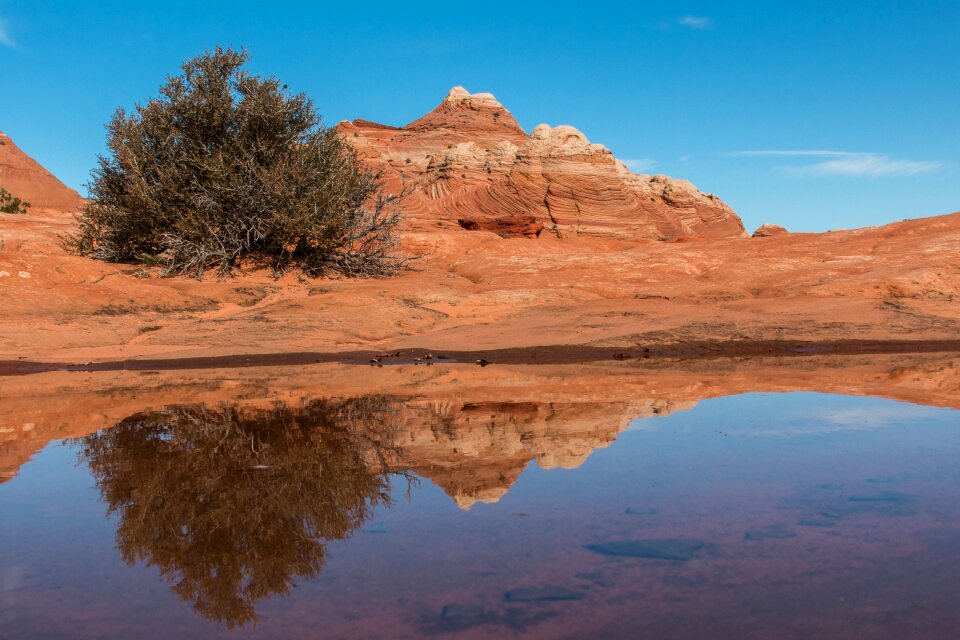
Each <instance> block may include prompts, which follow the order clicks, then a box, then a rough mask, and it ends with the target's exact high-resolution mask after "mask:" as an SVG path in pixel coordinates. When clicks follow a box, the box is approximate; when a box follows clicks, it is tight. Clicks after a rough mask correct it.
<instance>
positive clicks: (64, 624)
mask: <svg viewBox="0 0 960 640" xmlns="http://www.w3.org/2000/svg"><path fill="white" fill-rule="evenodd" d="M957 418H958V412H956V411H951V410H943V409H935V408H928V407H921V406H914V405H909V404H903V403H897V402H893V401H889V400H883V399H874V398H851V397H842V396H829V395H818V394H812V393H793V394H747V395H743V396H736V397H729V398H721V399H716V400H709V401H704V402H701V403H700V404H698V405H696V406H694V407H693V408H691V409H690V410H687V411H682V412H678V413H675V414H672V415H669V416H664V417H657V418H648V419H642V420H636V421H634V422H633V424H632V428H631V429H630V430H629V431H627V432H625V433H623V434H621V435H620V437H619V438H618V439H617V441H616V442H614V443H612V444H611V445H610V446H609V447H607V448H601V449H597V450H595V451H594V452H593V454H592V455H591V456H590V457H589V458H588V459H587V460H586V461H585V462H584V464H583V465H582V466H581V467H579V468H577V469H554V470H549V471H548V470H544V469H541V468H539V467H538V466H537V465H536V464H535V463H531V464H530V465H528V467H527V468H526V470H525V471H524V472H523V474H522V475H521V476H520V478H519V479H518V480H517V481H516V482H515V483H514V484H513V486H512V487H511V489H510V491H509V492H508V493H507V494H506V495H504V496H503V498H502V499H501V500H500V501H499V502H498V503H496V504H477V505H475V506H474V507H473V508H472V509H471V510H470V511H463V510H460V509H458V508H457V507H456V505H455V504H454V502H453V500H451V498H450V497H449V496H448V495H446V494H445V493H444V492H443V491H441V490H440V489H439V488H438V487H437V486H436V485H433V484H432V483H430V482H423V483H422V484H421V485H420V487H419V488H416V489H414V490H413V492H412V496H411V497H410V498H409V499H407V497H406V488H405V486H395V487H394V498H395V500H394V506H393V507H392V508H383V507H378V508H377V509H375V511H374V513H373V514H372V516H371V517H370V519H369V520H368V521H367V523H366V525H365V526H364V527H363V528H362V529H361V530H360V532H358V533H356V534H354V535H353V536H352V537H350V538H349V539H347V540H343V541H336V542H331V543H330V544H329V558H328V560H327V563H326V565H325V566H324V569H323V572H322V574H321V575H320V576H319V577H317V578H315V579H313V580H307V581H303V582H301V583H300V584H299V586H298V587H297V588H296V589H294V590H293V591H292V593H291V595H289V596H288V597H284V598H273V599H267V600H264V601H262V602H261V603H260V604H259V605H258V613H260V615H261V616H262V618H261V622H260V626H259V627H257V628H256V629H251V628H244V629H240V630H235V631H229V632H228V631H227V630H225V629H223V628H222V627H218V626H216V625H213V624H211V623H209V622H206V621H204V620H202V619H200V618H198V617H197V616H195V615H193V613H192V611H191V609H190V607H189V606H187V605H185V604H184V603H183V602H180V601H178V600H177V599H176V598H175V597H174V596H172V595H171V594H170V592H169V589H168V587H167V585H166V584H165V583H164V582H163V581H162V580H160V579H159V578H158V576H157V575H156V573H155V571H153V570H152V569H150V568H144V567H143V566H142V565H139V564H138V565H137V566H134V567H128V566H126V565H125V564H123V563H122V562H121V561H120V559H119V557H118V555H117V552H116V550H115V548H114V526H115V519H106V518H104V507H103V505H102V504H101V503H100V502H99V501H98V500H97V496H96V493H95V491H93V490H92V482H91V479H90V476H89V475H88V472H87V470H86V468H85V467H83V466H79V467H78V466H76V464H75V459H76V458H75V450H74V449H73V448H72V447H64V446H60V445H52V446H50V447H48V448H47V449H46V450H45V451H44V452H43V453H41V454H39V455H38V456H36V457H35V458H34V459H33V461H31V462H29V463H27V464H26V465H24V467H23V468H22V470H21V473H20V475H19V476H17V477H16V478H14V479H13V480H11V481H10V482H8V483H6V484H5V485H2V486H0V513H3V514H4V523H3V527H2V528H0V577H2V578H4V580H5V582H4V584H5V585H13V588H12V589H7V590H5V591H4V593H3V601H2V602H3V605H2V607H0V624H3V628H4V630H5V631H7V632H9V630H13V632H14V633H15V635H16V634H17V633H19V635H20V636H22V637H30V636H35V637H44V635H46V636H50V637H57V636H71V635H73V636H78V637H83V633H81V632H80V631H81V630H83V629H87V630H88V631H90V630H95V631H97V632H98V633H100V635H102V636H103V637H118V638H119V637H144V638H148V637H156V638H161V637H164V638H166V637H170V636H172V635H177V634H180V635H182V636H183V637H197V636H199V635H203V636H208V637H230V638H232V637H279V636H282V637H310V636H311V635H312V634H313V635H315V633H316V630H317V629H323V630H324V631H325V632H328V633H329V634H330V635H331V636H333V637H384V638H386V637H420V636H423V635H428V634H431V633H434V632H437V633H444V634H450V635H449V636H446V635H445V636H444V637H458V634H459V633H460V632H463V633H468V634H471V633H472V634H476V635H477V636H478V637H503V636H509V635H511V634H514V635H516V636H517V637H523V635H524V633H529V634H530V635H536V636H545V637H558V636H559V637H566V636H570V635H573V636H577V637H603V636H604V634H607V635H610V636H613V637H617V636H619V637H624V634H628V633H630V634H636V633H639V632H641V631H642V632H645V633H647V634H649V635H650V636H652V637H661V636H667V637H678V638H701V637H711V636H712V637H721V638H722V637H737V638H741V637H777V638H807V637H820V636H822V632H823V631H824V630H825V629H829V630H834V631H836V632H837V634H838V637H855V636H856V634H861V636H862V637H880V638H882V637H911V634H913V636H914V637H917V633H918V632H920V634H921V636H925V637H949V634H950V633H952V631H953V630H955V629H956V628H957V625H958V624H960V608H958V607H956V606H955V605H956V600H955V596H953V595H951V594H952V593H955V589H954V587H955V585H956V584H957V583H958V581H960V544H958V543H957V542H956V541H957V540H960V465H958V464H957V463H958V461H960V438H958V437H957V433H956V427H957V425H958V420H957ZM755 436H756V437H755ZM768 436H772V437H768ZM785 436H794V437H785ZM799 436H804V437H799ZM494 463H495V461H491V464H494ZM677 539H680V540H686V541H693V542H686V543H682V544H680V546H681V547H682V546H683V545H687V546H686V547H684V548H685V549H689V552H684V553H682V554H676V553H674V554H673V555H674V557H675V558H677V559H674V560H665V559H656V558H653V559H651V558H649V557H647V558H644V557H622V556H617V555H613V554H610V553H606V554H605V552H609V550H611V549H613V550H614V551H617V550H622V549H627V550H628V551H630V552H637V550H638V549H639V550H640V551H639V553H642V554H643V553H645V554H648V555H650V554H654V555H656V553H661V554H662V555H664V557H666V556H669V555H670V553H669V551H670V550H671V549H672V550H674V551H675V550H676V548H677V546H678V543H666V544H664V543H650V542H649V541H662V540H677ZM623 541H627V542H630V543H631V544H629V545H623V544H620V543H621V542H623ZM700 543H702V546H698V545H700ZM657 544H659V545H660V546H657ZM664 549H666V550H667V551H663V550H664ZM508 594H512V595H510V596H509V597H508ZM518 594H519V595H518ZM531 598H532V600H531ZM704 629H709V630H710V631H711V633H710V634H708V635H707V636H704ZM844 634H846V635H844ZM0 635H2V634H0Z"/></svg>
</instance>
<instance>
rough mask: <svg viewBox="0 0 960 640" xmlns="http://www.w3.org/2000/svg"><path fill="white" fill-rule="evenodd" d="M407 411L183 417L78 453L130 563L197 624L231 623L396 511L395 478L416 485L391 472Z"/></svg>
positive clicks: (388, 405)
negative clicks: (390, 509) (399, 416)
mask: <svg viewBox="0 0 960 640" xmlns="http://www.w3.org/2000/svg"><path fill="white" fill-rule="evenodd" d="M395 408H396V403H395V402H394V401H392V400H391V399H389V398H386V397H366V398H357V399H349V400H318V401H313V402H310V403H307V404H304V405H302V406H299V407H290V406H286V405H280V404H278V405H276V406H274V407H273V408H271V409H269V410H259V411H251V410H249V409H241V408H239V407H237V406H235V405H224V406H221V407H217V408H209V407H205V406H190V407H175V408H169V409H166V410H163V411H159V412H155V413H144V414H138V415H134V416H131V417H129V418H127V419H125V420H123V421H122V422H120V423H119V424H117V425H116V426H114V427H112V428H109V429H105V430H102V431H100V432H98V433H96V434H93V435H90V436H87V437H85V438H83V439H82V440H81V441H80V443H81V453H80V456H81V459H82V460H83V461H86V462H87V463H88V464H89V466H90V469H91V471H92V473H93V476H94V478H95V479H96V483H97V487H98V489H99V491H100V495H101V498H102V499H103V500H104V502H106V504H107V505H108V507H109V512H110V513H115V514H117V515H118V516H119V524H118V527H117V545H118V547H119V550H120V553H121V556H122V558H123V560H124V561H125V562H127V563H128V564H134V563H135V562H137V561H143V562H144V563H146V564H147V565H152V566H155V567H157V568H159V570H160V572H161V574H162V575H163V576H164V577H165V578H166V579H167V580H168V582H169V583H170V585H171V590H172V591H173V592H174V593H175V594H176V595H177V596H179V597H180V598H182V599H183V600H185V601H191V602H193V606H194V608H195V610H196V611H197V612H198V613H199V614H201V615H202V616H204V617H206V618H208V619H211V620H215V621H218V622H222V623H224V624H226V625H228V626H231V627H232V626H235V625H242V624H245V623H248V622H251V621H255V620H256V619H257V614H256V610H255V606H256V604H257V602H258V601H260V600H262V599H263V598H267V597H270V596H274V595H284V594H287V593H288V592H289V590H290V588H291V587H292V586H293V584H294V581H295V579H296V578H312V577H315V576H317V575H318V574H319V573H320V571H321V569H322V567H323V563H324V559H325V556H326V547H325V542H326V541H329V540H340V539H344V538H346V537H348V536H350V535H351V534H352V533H353V532H355V531H356V530H357V529H358V528H359V527H361V526H362V525H363V523H364V522H365V521H366V520H367V519H368V518H369V517H370V514H371V512H372V509H373V507H375V506H377V505H389V504H390V495H389V494H390V489H391V477H392V476H394V475H400V476H401V477H403V478H405V479H406V480H407V481H408V483H409V482H412V481H414V479H413V477H412V476H411V475H410V474H409V473H407V472H406V471H405V470H401V469H391V467H390V464H389V461H390V460H396V459H397V454H398V451H397V450H396V447H395V440H396V438H395V437H394V436H395V426H394V420H393V419H392V416H393V415H395V411H394V409H395ZM408 488H409V484H408Z"/></svg>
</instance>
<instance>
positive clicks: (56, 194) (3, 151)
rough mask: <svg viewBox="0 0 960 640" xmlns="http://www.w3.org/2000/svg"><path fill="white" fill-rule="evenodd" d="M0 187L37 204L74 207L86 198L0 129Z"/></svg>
mask: <svg viewBox="0 0 960 640" xmlns="http://www.w3.org/2000/svg"><path fill="white" fill-rule="evenodd" d="M0 187H2V188H3V189H6V190H7V191H9V192H10V193H12V194H13V195H14V196H16V197H18V198H20V199H21V200H25V201H27V202H29V203H30V204H31V205H32V206H34V207H37V208H48V209H59V210H60V211H74V210H76V209H79V208H80V207H82V206H83V198H81V197H80V195H79V194H78V193H77V192H76V191H74V190H73V189H71V188H69V187H67V186H66V185H65V184H63V183H62V182H60V181H59V180H57V178H56V177H55V176H54V175H53V174H52V173H50V172H49V171H47V170H46V169H44V168H43V167H42V166H40V164H39V163H37V162H36V161H35V160H34V159H33V158H31V157H30V156H28V155H27V154H26V153H24V152H23V151H22V150H21V149H20V148H19V147H18V146H17V145H16V144H14V142H13V140H11V139H10V137H9V136H7V135H6V134H4V133H3V132H2V131H0Z"/></svg>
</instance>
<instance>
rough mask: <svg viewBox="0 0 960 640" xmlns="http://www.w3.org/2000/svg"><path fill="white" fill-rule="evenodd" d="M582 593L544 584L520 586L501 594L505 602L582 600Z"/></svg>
mask: <svg viewBox="0 0 960 640" xmlns="http://www.w3.org/2000/svg"><path fill="white" fill-rule="evenodd" d="M583 597H584V594H583V593H582V592H580V591H573V590H572V589H567V588H566V587H557V586H552V585H544V586H542V587H520V588H519V589H511V590H510V591H507V592H506V593H505V594H503V599H504V600H506V601H507V602H558V601H563V600H582V599H583Z"/></svg>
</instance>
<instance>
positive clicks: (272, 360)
mask: <svg viewBox="0 0 960 640" xmlns="http://www.w3.org/2000/svg"><path fill="white" fill-rule="evenodd" d="M899 353H902V354H910V353H960V341H957V340H834V341H817V342H807V341H802V340H726V341H690V342H683V343H678V344H650V345H642V344H640V345H637V346H635V347H632V348H629V347H619V348H610V347H591V346H584V345H547V346H539V347H518V348H508V349H491V350H482V351H460V350H448V351H444V350H436V349H427V348H416V347H411V348H405V349H402V350H400V351H396V350H392V349H391V350H390V352H389V353H388V354H384V353H382V352H379V351H341V352H322V351H300V352H296V351H294V352H280V353H251V354H235V355H225V356H196V357H186V358H134V359H129V360H110V361H102V362H86V363H70V362H36V361H31V360H27V359H25V358H23V359H18V360H0V376H22V375H30V374H37V373H45V372H50V371H75V372H93V371H183V370H190V369H238V368H251V367H275V366H305V365H312V364H327V363H342V364H364V365H366V364H371V363H372V364H379V365H381V366H383V365H403V364H408V365H413V364H450V363H463V362H469V363H472V362H478V361H482V362H484V363H485V364H572V363H585V362H602V361H609V360H638V361H643V360H645V359H681V360H696V359H711V358H734V357H747V356H774V355H775V356H792V357H803V356H813V355H827V354H835V355H870V354H873V355H876V354H899ZM427 354H431V356H432V354H438V355H437V356H436V357H430V358H426V357H425V356H426V355H427ZM441 354H442V355H441ZM384 356H385V357H384Z"/></svg>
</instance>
